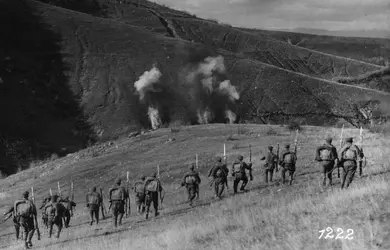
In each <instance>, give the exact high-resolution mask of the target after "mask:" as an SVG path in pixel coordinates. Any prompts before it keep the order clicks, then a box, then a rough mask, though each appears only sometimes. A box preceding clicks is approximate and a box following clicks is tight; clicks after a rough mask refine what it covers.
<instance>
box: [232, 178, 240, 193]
mask: <svg viewBox="0 0 390 250" xmlns="http://www.w3.org/2000/svg"><path fill="white" fill-rule="evenodd" d="M239 182H240V178H238V176H234V180H233V192H234V193H237V188H238V183H239Z"/></svg>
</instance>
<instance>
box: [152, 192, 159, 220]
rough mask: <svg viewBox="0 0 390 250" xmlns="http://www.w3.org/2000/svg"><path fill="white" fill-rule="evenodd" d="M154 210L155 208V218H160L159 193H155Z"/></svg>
mask: <svg viewBox="0 0 390 250" xmlns="http://www.w3.org/2000/svg"><path fill="white" fill-rule="evenodd" d="M152 197H153V208H154V216H158V215H159V213H158V193H157V192H156V193H153V195H152Z"/></svg>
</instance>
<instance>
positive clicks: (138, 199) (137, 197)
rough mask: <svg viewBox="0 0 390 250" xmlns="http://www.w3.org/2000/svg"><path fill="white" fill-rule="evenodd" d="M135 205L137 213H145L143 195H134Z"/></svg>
mask: <svg viewBox="0 0 390 250" xmlns="http://www.w3.org/2000/svg"><path fill="white" fill-rule="evenodd" d="M135 204H137V211H138V213H143V212H145V194H143V193H137V194H136V195H135Z"/></svg>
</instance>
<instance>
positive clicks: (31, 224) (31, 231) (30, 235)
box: [27, 219, 35, 247]
mask: <svg viewBox="0 0 390 250" xmlns="http://www.w3.org/2000/svg"><path fill="white" fill-rule="evenodd" d="M28 226H29V231H28V237H27V243H28V246H29V247H32V242H31V240H32V238H33V236H34V232H35V226H34V220H33V219H30V220H29V223H28Z"/></svg>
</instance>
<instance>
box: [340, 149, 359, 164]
mask: <svg viewBox="0 0 390 250" xmlns="http://www.w3.org/2000/svg"><path fill="white" fill-rule="evenodd" d="M351 147H352V146H351ZM351 147H349V148H348V149H347V150H346V151H344V155H343V159H344V160H352V161H354V160H356V158H357V152H356V150H354V149H351Z"/></svg>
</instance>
